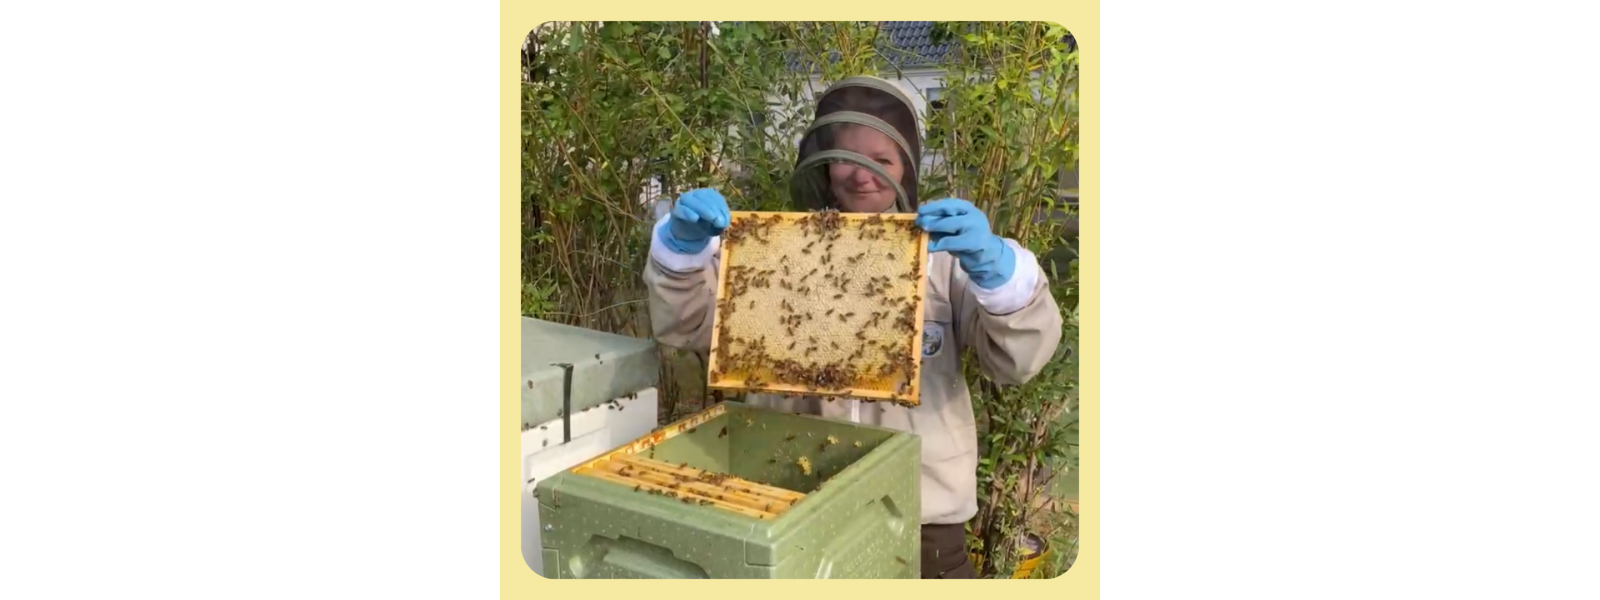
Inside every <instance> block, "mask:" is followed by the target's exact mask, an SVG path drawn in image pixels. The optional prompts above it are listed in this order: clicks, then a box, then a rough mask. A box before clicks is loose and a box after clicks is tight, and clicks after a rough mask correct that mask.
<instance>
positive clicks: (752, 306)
mask: <svg viewBox="0 0 1600 600" xmlns="http://www.w3.org/2000/svg"><path fill="white" fill-rule="evenodd" d="M755 307H756V301H755V300H751V301H750V308H755Z"/></svg>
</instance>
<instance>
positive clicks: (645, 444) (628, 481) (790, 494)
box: [572, 404, 806, 520]
mask: <svg viewBox="0 0 1600 600" xmlns="http://www.w3.org/2000/svg"><path fill="white" fill-rule="evenodd" d="M727 412H728V411H727V405H724V404H718V405H716V406H713V407H711V408H710V409H708V410H706V411H703V412H701V413H699V414H696V415H693V416H690V417H689V418H687V419H684V420H682V421H678V422H676V423H673V424H671V425H668V426H666V427H663V428H661V429H658V430H656V431H652V432H651V433H650V434H649V435H646V436H644V437H641V438H639V439H637V440H634V441H633V442H630V443H628V444H625V445H623V446H622V447H620V448H616V449H614V450H612V451H610V452H607V453H606V454H603V455H601V456H598V457H595V458H594V459H591V460H590V461H588V462H586V463H584V464H582V465H579V466H577V467H574V468H573V469H572V471H573V472H574V473H577V474H581V475H587V476H590V477H594V478H597V479H603V480H606V481H610V482H613V483H618V484H621V485H623V486H627V487H631V488H633V491H635V492H642V493H648V494H652V495H656V496H664V497H666V498H670V499H672V500H677V501H680V502H683V503H684V504H689V505H694V506H707V507H714V508H719V509H723V510H727V511H731V512H734V513H738V514H741V515H744V516H747V517H755V518H757V519H763V520H765V519H775V518H777V517H778V516H780V515H782V514H783V513H785V512H788V511H789V509H790V508H793V507H794V505H795V503H797V502H799V501H801V500H803V499H805V497H806V494H803V493H800V492H796V491H792V490H787V489H784V488H780V487H777V486H773V485H768V484H765V483H760V482H756V481H751V480H748V479H744V478H740V477H735V476H732V475H728V474H726V473H717V472H713V471H708V470H703V469H696V468H693V467H690V466H689V465H688V463H677V464H674V463H671V462H667V461H664V460H656V459H655V450H654V449H655V447H656V446H657V445H660V444H661V443H662V442H665V441H666V440H668V439H671V438H673V437H676V436H678V435H683V434H692V433H694V432H695V429H696V428H698V427H700V426H701V425H704V424H706V423H707V422H708V421H711V420H713V419H715V418H717V417H721V416H723V415H725V414H727ZM727 434H728V431H727V427H723V429H722V431H721V432H720V433H719V434H718V437H723V436H726V435H727Z"/></svg>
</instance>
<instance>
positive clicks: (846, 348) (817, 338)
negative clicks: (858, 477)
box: [707, 211, 928, 405]
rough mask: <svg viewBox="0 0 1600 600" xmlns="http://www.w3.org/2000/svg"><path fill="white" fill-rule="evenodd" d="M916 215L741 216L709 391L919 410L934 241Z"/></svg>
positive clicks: (725, 243)
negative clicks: (843, 399) (925, 294)
mask: <svg viewBox="0 0 1600 600" xmlns="http://www.w3.org/2000/svg"><path fill="white" fill-rule="evenodd" d="M915 219H916V215H914V214H859V213H840V212H836V211H822V212H809V213H773V212H744V211H739V212H734V213H732V223H731V224H730V225H729V227H728V229H727V231H725V232H724V233H723V237H722V262H721V266H720V272H719V273H718V278H717V286H718V287H717V305H716V316H715V322H716V324H717V326H716V329H715V330H714V331H713V332H712V337H711V360H710V361H709V364H708V365H707V368H708V370H709V375H708V379H707V381H708V382H709V385H710V387H712V388H719V389H727V390H746V391H766V392H778V393H783V394H791V395H793V394H815V395H826V396H848V397H853V398H861V399H864V400H889V401H893V402H896V403H899V404H905V405H916V404H918V403H919V389H918V385H917V384H918V381H919V375H920V373H921V369H922V362H921V359H922V353H921V347H922V346H921V339H922V310H923V307H922V291H923V285H924V283H923V279H924V277H925V272H924V269H925V266H926V264H927V260H928V239H927V233H926V232H924V231H922V230H920V229H917V228H916V227H915V226H914V225H913V221H914V220H915Z"/></svg>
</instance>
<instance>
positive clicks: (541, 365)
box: [517, 317, 661, 425]
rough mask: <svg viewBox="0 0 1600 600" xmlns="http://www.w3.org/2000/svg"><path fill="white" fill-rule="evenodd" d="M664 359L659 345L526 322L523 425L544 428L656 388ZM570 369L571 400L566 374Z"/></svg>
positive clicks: (524, 328)
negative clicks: (566, 410) (567, 407)
mask: <svg viewBox="0 0 1600 600" xmlns="http://www.w3.org/2000/svg"><path fill="white" fill-rule="evenodd" d="M660 360H661V359H660V356H659V355H658V354H657V353H656V346H655V342H653V341H651V340H643V339H638V338H631V337H627V336H621V335H615V334H611V333H605V332H602V331H595V330H592V329H584V328H582V327H573V326H571V325H562V324H560V323H552V322H549V321H543V320H540V319H532V318H528V317H523V318H522V381H521V383H520V385H518V386H517V387H519V388H520V389H521V391H522V422H523V423H524V424H535V425H537V424H539V423H545V422H548V421H551V420H554V419H557V418H560V417H561V416H562V414H561V411H562V405H563V404H564V403H566V402H569V401H570V403H571V409H572V411H573V412H581V411H583V410H586V409H590V408H594V407H597V406H600V405H601V404H604V403H605V402H608V401H611V400H615V399H617V398H621V397H623V396H627V395H629V394H634V393H638V392H639V391H640V390H644V389H647V388H650V387H653V386H655V385H656V379H657V377H658V376H659V374H660ZM565 365H570V366H571V369H572V389H571V398H567V397H566V396H565V394H566V393H567V389H566V370H567V368H568V367H567V366H565Z"/></svg>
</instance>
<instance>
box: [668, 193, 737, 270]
mask: <svg viewBox="0 0 1600 600" xmlns="http://www.w3.org/2000/svg"><path fill="white" fill-rule="evenodd" d="M730 218H731V215H730V214H729V213H728V201H727V200H726V199H724V198H723V197H722V194H720V193H718V192H717V191H716V190H714V189H711V188H700V189H697V190H690V191H689V192H688V193H685V194H683V195H682V196H678V201H677V202H675V203H674V206H673V207H672V216H671V217H669V218H668V219H667V230H666V234H667V235H666V236H665V237H664V238H663V239H662V240H661V241H662V243H664V244H666V246H667V248H668V249H670V250H672V251H673V252H676V253H678V254H699V253H700V252H701V251H702V250H705V248H706V244H708V243H710V240H711V236H714V235H719V234H721V233H722V230H724V229H727V228H728V221H729V219H730Z"/></svg>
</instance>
